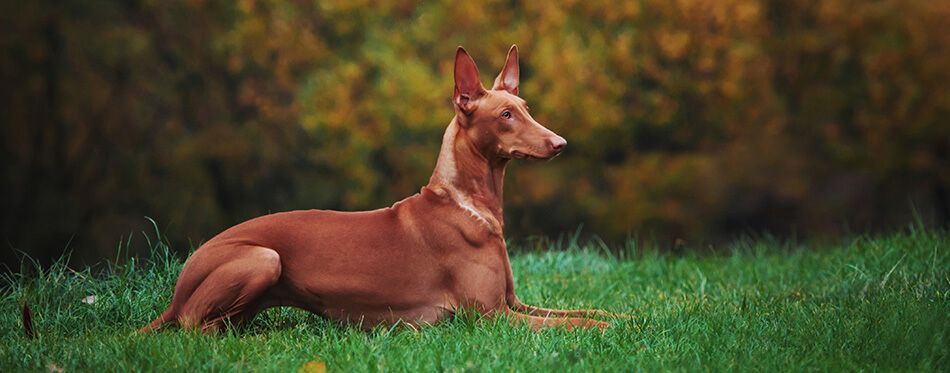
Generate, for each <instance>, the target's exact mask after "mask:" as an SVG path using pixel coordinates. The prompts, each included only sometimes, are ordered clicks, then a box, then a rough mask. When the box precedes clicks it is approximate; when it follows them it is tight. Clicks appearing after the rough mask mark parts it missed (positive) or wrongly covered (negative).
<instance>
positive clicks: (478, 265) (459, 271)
mask: <svg viewBox="0 0 950 373" xmlns="http://www.w3.org/2000/svg"><path fill="white" fill-rule="evenodd" d="M473 250H477V252H473V253H470V254H471V255H467V256H464V257H462V258H460V260H459V262H458V264H460V265H457V266H454V268H453V269H452V271H451V273H450V274H449V275H448V276H446V281H447V283H446V286H447V288H449V289H450V291H451V292H452V293H454V298H455V299H456V302H457V303H456V304H457V305H458V306H459V307H461V308H474V309H476V310H478V311H482V312H486V311H490V310H494V309H497V308H499V307H503V306H504V304H505V297H506V295H507V290H508V288H509V284H508V281H509V278H510V276H509V273H510V271H511V269H510V268H509V264H508V258H507V255H505V253H504V251H503V250H504V247H500V248H499V247H490V248H489V247H482V248H478V249H473Z"/></svg>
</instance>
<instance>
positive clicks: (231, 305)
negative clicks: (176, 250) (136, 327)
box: [175, 246, 281, 331]
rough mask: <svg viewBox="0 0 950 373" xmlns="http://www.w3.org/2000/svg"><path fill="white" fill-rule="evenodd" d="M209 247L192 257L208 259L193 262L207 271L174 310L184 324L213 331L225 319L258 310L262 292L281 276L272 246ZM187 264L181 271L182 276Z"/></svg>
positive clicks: (245, 317)
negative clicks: (200, 255) (202, 261)
mask: <svg viewBox="0 0 950 373" xmlns="http://www.w3.org/2000/svg"><path fill="white" fill-rule="evenodd" d="M209 249H211V250H212V252H205V253H201V254H202V256H203V257H199V258H193V259H197V260H207V261H210V262H209V263H195V264H196V265H195V267H196V268H198V269H207V275H205V276H203V279H201V283H200V284H198V285H197V286H196V287H193V288H194V291H193V292H192V293H191V294H190V295H188V296H187V298H186V299H184V301H183V302H182V303H181V307H180V308H178V309H177V312H175V313H176V315H175V317H176V318H177V319H178V322H179V324H180V325H181V326H182V327H184V328H196V327H200V328H201V329H202V330H204V331H212V330H218V329H221V328H222V327H223V326H224V323H225V322H227V321H228V320H234V321H235V322H243V321H249V320H250V319H252V318H253V317H254V316H255V314H256V313H257V312H258V311H259V310H260V305H261V303H262V300H261V299H260V298H261V296H262V295H263V294H264V293H265V292H266V291H267V290H268V289H269V288H271V287H272V286H273V285H274V284H276V283H277V281H278V279H279V278H280V272H281V264H280V255H278V254H277V252H276V251H274V250H271V249H269V248H266V247H260V246H242V247H215V248H209ZM195 254H199V253H197V252H196V253H195ZM187 267H188V266H187V265H186V268H185V270H183V271H182V272H183V273H182V277H183V278H184V277H185V275H186V274H185V273H184V272H185V271H187V270H188V268H187ZM189 277H191V278H196V277H202V276H194V277H192V276H189ZM182 288H183V289H182V290H186V289H187V288H192V286H183V287H182ZM176 296H178V294H176Z"/></svg>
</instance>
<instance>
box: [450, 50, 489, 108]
mask: <svg viewBox="0 0 950 373" xmlns="http://www.w3.org/2000/svg"><path fill="white" fill-rule="evenodd" d="M483 94H485V87H482V82H481V81H480V80H479V79H478V67H477V66H475V60H473V59H472V57H471V56H469V55H468V53H467V52H465V49H464V48H462V47H459V49H458V51H456V52H455V93H454V94H453V95H452V101H453V102H455V105H456V106H458V108H459V109H460V110H461V111H462V112H463V113H465V114H471V113H472V111H474V110H475V104H474V103H475V100H477V99H478V98H480V97H482V95H483Z"/></svg>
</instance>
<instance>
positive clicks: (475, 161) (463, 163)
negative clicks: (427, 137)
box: [426, 118, 508, 235]
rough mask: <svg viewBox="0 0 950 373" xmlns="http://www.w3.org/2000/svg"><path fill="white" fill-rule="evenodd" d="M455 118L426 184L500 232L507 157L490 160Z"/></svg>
mask: <svg viewBox="0 0 950 373" xmlns="http://www.w3.org/2000/svg"><path fill="white" fill-rule="evenodd" d="M462 131H463V129H462V128H461V126H460V125H459V123H458V118H454V119H452V122H451V123H449V126H448V128H446V130H445V135H443V136H442V148H441V150H440V151H439V159H438V161H436V165H435V170H434V171H433V172H432V177H431V178H429V185H427V186H426V187H427V188H429V189H430V190H431V191H433V192H434V193H436V194H437V195H439V196H442V197H444V198H448V199H451V200H452V201H453V203H455V204H457V205H458V206H459V208H460V209H461V210H462V212H464V213H466V214H467V215H469V216H470V217H471V218H472V219H474V220H475V221H477V222H478V223H480V224H483V225H484V226H485V227H486V228H488V229H489V231H491V232H492V233H494V234H497V235H501V234H502V228H503V227H504V224H505V223H504V215H503V212H502V189H503V187H504V185H503V184H504V177H505V166H506V165H507V163H508V160H507V159H497V160H491V159H488V158H486V157H485V156H484V155H483V154H482V153H481V152H480V151H479V149H478V148H477V147H476V146H475V145H474V144H472V143H471V141H469V140H468V139H467V138H466V137H465V135H464V133H462Z"/></svg>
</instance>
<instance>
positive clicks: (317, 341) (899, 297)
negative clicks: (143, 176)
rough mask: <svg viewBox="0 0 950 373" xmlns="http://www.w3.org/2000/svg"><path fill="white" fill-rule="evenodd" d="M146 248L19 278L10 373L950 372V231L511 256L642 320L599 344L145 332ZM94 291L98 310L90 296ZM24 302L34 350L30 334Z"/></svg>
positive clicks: (549, 293) (486, 328) (299, 319)
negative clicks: (710, 251)
mask: <svg viewBox="0 0 950 373" xmlns="http://www.w3.org/2000/svg"><path fill="white" fill-rule="evenodd" d="M150 245H151V246H152V247H153V251H154V253H155V254H153V257H152V258H151V259H150V260H147V261H141V262H139V261H134V260H133V261H131V262H129V263H128V264H123V265H107V266H106V267H105V268H102V269H99V270H98V271H92V270H89V269H86V270H83V271H78V272H75V271H72V270H70V269H68V268H67V267H66V266H64V265H62V264H60V265H56V266H53V267H52V268H50V269H47V270H43V271H40V272H39V273H33V274H32V275H29V276H24V275H13V276H9V277H8V278H7V279H6V285H5V288H4V289H3V293H2V302H0V333H2V335H3V336H5V338H4V339H5V342H4V343H2V344H0V371H5V372H10V371H40V370H50V369H51V368H52V369H56V368H63V369H64V370H65V371H96V370H101V369H106V370H108V371H140V370H158V371H170V370H174V371H181V370H188V371H191V370H214V371H280V372H289V371H297V370H298V369H300V368H301V367H308V368H319V367H318V365H319V364H314V363H311V364H310V365H305V364H306V363H307V362H312V361H314V362H325V364H326V367H327V368H328V369H329V370H330V371H384V370H393V371H430V370H450V371H560V370H572V371H617V370H622V371H631V370H650V371H654V370H716V371H722V370H729V371H732V370H754V371H774V370H781V371H787V370H792V371H799V370H819V371H842V370H849V371H850V370H898V371H948V370H950V321H948V316H950V250H948V249H950V233H948V232H946V231H933V230H922V229H919V228H910V229H908V230H907V231H905V232H902V233H897V234H893V235H888V236H878V237H861V238H856V239H853V240H851V241H848V242H845V243H842V244H840V245H836V246H822V247H809V248H806V247H796V246H792V245H785V244H781V243H776V242H772V241H769V240H763V241H755V240H749V241H745V242H741V243H738V244H736V245H734V246H733V247H731V248H729V249H728V250H723V251H724V252H725V253H720V254H718V255H703V256H700V255H686V256H669V255H662V254H658V253H657V252H655V251H651V250H644V251H641V250H638V249H636V248H635V246H634V245H629V246H630V247H628V248H626V249H622V250H615V251H614V252H619V255H616V254H608V253H607V251H604V250H602V245H598V244H595V243H593V242H592V243H590V244H584V245H578V244H577V243H576V242H573V241H572V242H570V243H567V244H562V245H557V244H552V246H555V247H553V248H552V249H553V250H551V251H548V252H534V251H532V252H528V251H520V252H516V253H515V254H514V255H513V257H512V266H513V267H514V272H515V276H516V284H517V286H518V287H517V290H518V294H519V296H520V297H521V299H522V300H523V301H525V302H526V303H529V304H537V305H544V306H548V307H564V308H576V307H591V306H596V307H598V308H604V309H607V310H610V311H617V312H625V313H629V314H632V315H635V316H636V318H635V319H632V320H613V327H612V328H610V329H608V330H607V331H606V332H605V333H603V334H600V333H597V332H575V333H570V332H565V331H563V330H548V331H542V332H532V331H530V330H528V329H526V328H525V327H523V326H512V325H509V324H508V323H507V322H505V320H497V319H496V320H478V319H477V318H476V317H473V316H471V315H468V316H466V315H462V316H458V317H456V318H455V319H453V320H450V321H448V322H445V323H443V324H441V325H439V326H435V327H428V328H424V329H423V330H422V331H421V332H414V331H411V330H406V329H400V328H379V329H376V330H373V331H370V332H361V331H358V330H355V329H352V328H347V327H343V326H338V325H336V324H332V323H329V322H325V321H323V320H322V319H320V318H318V317H316V316H313V315H310V314H308V313H305V312H303V311H298V310H294V309H287V308H282V309H272V310H269V311H267V312H265V313H263V314H262V315H261V316H259V317H258V318H257V319H256V320H255V321H254V323H252V325H251V326H250V327H249V328H247V329H244V330H239V331H230V332H227V333H221V334H217V335H202V334H200V333H193V332H187V331H181V330H178V329H166V330H164V331H162V332H159V333H153V334H146V335H138V334H135V333H134V331H135V329H137V328H138V327H141V326H142V325H144V324H145V323H146V322H147V321H148V320H151V319H152V318H154V317H155V316H157V315H158V313H159V312H160V311H161V310H162V309H163V308H164V307H165V305H167V303H168V301H169V299H170V296H171V289H172V287H173V284H174V281H175V278H176V276H177V274H178V271H179V270H180V268H181V258H177V257H175V256H174V255H169V254H167V252H168V250H167V247H165V246H164V244H162V243H161V242H158V243H155V242H152V243H150ZM516 251H517V250H516ZM34 272H35V271H34ZM96 272H99V273H98V274H95V273H96ZM88 295H95V296H96V301H95V303H93V304H85V303H83V302H82V299H83V298H84V297H86V296H88ZM23 300H26V301H28V302H29V304H30V305H31V307H32V309H33V312H34V319H35V324H36V331H37V334H38V337H37V338H36V339H34V340H27V339H26V338H24V337H23V330H22V326H21V321H20V316H19V309H18V307H19V304H20V302H21V301H23ZM318 370H319V369H315V371H318Z"/></svg>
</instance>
